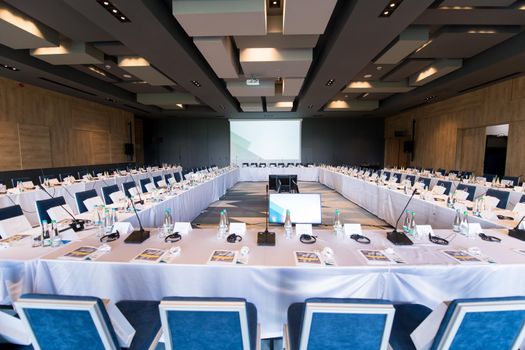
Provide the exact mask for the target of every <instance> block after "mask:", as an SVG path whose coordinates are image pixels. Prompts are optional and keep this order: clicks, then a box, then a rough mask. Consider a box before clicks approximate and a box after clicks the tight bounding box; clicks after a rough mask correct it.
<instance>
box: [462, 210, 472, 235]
mask: <svg viewBox="0 0 525 350" xmlns="http://www.w3.org/2000/svg"><path fill="white" fill-rule="evenodd" d="M460 233H461V234H462V235H463V236H465V237H469V238H470V230H469V225H468V212H466V211H465V212H464V213H463V219H462V220H461V226H460Z"/></svg>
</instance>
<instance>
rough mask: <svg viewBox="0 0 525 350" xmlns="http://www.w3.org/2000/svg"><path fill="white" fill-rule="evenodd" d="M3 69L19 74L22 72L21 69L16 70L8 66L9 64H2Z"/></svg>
mask: <svg viewBox="0 0 525 350" xmlns="http://www.w3.org/2000/svg"><path fill="white" fill-rule="evenodd" d="M2 68H5V69H7V70H10V71H13V72H18V71H19V70H20V69H18V68H15V67H11V66H8V65H7V64H2Z"/></svg>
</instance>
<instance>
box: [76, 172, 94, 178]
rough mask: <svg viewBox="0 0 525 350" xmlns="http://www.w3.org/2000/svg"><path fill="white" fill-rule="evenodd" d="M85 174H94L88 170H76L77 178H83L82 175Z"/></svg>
mask: <svg viewBox="0 0 525 350" xmlns="http://www.w3.org/2000/svg"><path fill="white" fill-rule="evenodd" d="M86 175H91V176H94V175H95V174H94V173H92V172H90V171H89V170H79V171H78V178H79V179H83V178H84V176H86Z"/></svg>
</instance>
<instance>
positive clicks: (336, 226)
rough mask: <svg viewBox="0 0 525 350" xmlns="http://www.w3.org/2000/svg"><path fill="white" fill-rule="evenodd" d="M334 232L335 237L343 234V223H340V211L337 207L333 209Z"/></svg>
mask: <svg viewBox="0 0 525 350" xmlns="http://www.w3.org/2000/svg"><path fill="white" fill-rule="evenodd" d="M334 232H335V234H336V235H337V237H341V236H342V234H343V224H342V223H341V212H340V211H339V209H336V210H335V218H334Z"/></svg>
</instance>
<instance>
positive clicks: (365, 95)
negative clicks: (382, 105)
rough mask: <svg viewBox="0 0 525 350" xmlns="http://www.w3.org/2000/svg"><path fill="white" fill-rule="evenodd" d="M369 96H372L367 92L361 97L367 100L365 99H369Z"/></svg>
mask: <svg viewBox="0 0 525 350" xmlns="http://www.w3.org/2000/svg"><path fill="white" fill-rule="evenodd" d="M368 95H370V93H369V92H366V93H365V94H363V96H361V98H365V97H367V96H368Z"/></svg>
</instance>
